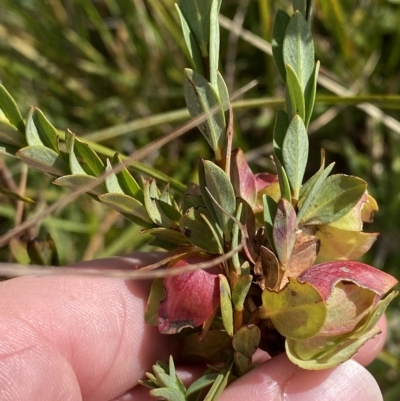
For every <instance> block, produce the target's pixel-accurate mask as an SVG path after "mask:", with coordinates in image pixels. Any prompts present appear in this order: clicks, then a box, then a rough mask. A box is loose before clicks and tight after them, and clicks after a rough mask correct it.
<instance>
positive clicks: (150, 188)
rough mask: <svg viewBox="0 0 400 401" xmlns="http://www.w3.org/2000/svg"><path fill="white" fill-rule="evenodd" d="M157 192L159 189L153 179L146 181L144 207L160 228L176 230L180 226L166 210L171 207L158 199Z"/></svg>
mask: <svg viewBox="0 0 400 401" xmlns="http://www.w3.org/2000/svg"><path fill="white" fill-rule="evenodd" d="M157 192H158V189H157V186H156V183H155V181H154V180H153V179H149V180H147V181H145V183H144V189H143V194H144V206H145V208H146V210H147V213H148V216H149V217H150V219H151V220H152V221H153V222H154V223H155V224H157V225H158V226H160V227H165V228H176V227H177V226H178V225H177V223H176V222H175V221H174V220H172V219H171V218H170V217H169V216H168V214H167V213H166V212H165V209H167V206H169V205H167V204H166V203H165V202H161V201H160V200H159V199H158V195H157ZM179 216H180V215H179ZM178 220H179V218H178Z"/></svg>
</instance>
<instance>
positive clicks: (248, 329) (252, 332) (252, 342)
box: [232, 325, 261, 358]
mask: <svg viewBox="0 0 400 401" xmlns="http://www.w3.org/2000/svg"><path fill="white" fill-rule="evenodd" d="M260 339H261V332H260V329H259V328H258V326H256V325H248V326H242V327H241V328H240V329H239V330H238V331H237V332H236V333H235V335H234V336H233V338H232V346H233V348H234V349H235V351H238V352H240V353H241V354H243V355H245V356H246V357H247V358H251V357H252V356H253V355H254V353H255V352H256V351H257V348H258V344H259V343H260Z"/></svg>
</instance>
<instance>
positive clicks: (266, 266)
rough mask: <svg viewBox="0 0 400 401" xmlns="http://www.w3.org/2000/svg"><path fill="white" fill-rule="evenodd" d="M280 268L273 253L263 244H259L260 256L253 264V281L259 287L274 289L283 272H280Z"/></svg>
mask: <svg viewBox="0 0 400 401" xmlns="http://www.w3.org/2000/svg"><path fill="white" fill-rule="evenodd" d="M282 270H283V268H282V267H280V266H279V261H278V259H277V257H276V255H275V253H274V252H272V251H271V250H269V249H268V248H266V247H265V246H261V248H260V257H259V258H258V260H257V261H256V264H255V265H254V274H255V276H256V280H255V281H256V283H257V284H258V285H259V286H260V288H261V289H264V288H266V287H267V288H269V289H272V290H274V289H276V287H277V286H278V284H279V276H282V275H283V272H282V274H280V271H282Z"/></svg>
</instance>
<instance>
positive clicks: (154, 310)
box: [144, 278, 165, 326]
mask: <svg viewBox="0 0 400 401" xmlns="http://www.w3.org/2000/svg"><path fill="white" fill-rule="evenodd" d="M164 298H165V290H164V287H163V279H162V278H156V279H155V280H154V281H153V282H152V284H151V288H150V294H149V298H148V300H147V306H146V310H145V313H144V320H145V322H146V323H147V324H149V325H151V326H158V308H159V306H160V302H161V301H162V300H163V299H164Z"/></svg>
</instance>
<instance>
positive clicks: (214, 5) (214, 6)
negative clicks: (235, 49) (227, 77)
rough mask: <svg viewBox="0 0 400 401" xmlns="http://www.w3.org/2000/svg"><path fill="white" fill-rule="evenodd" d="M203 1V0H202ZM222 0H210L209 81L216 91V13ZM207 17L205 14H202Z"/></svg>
mask: <svg viewBox="0 0 400 401" xmlns="http://www.w3.org/2000/svg"><path fill="white" fill-rule="evenodd" d="M203 1H204V0H203ZM221 1H222V0H213V1H212V2H211V10H210V14H209V18H210V37H209V42H208V43H209V60H210V83H211V85H212V86H213V87H214V88H215V90H216V91H217V92H218V63H219V22H218V14H219V9H220V7H221ZM204 17H205V18H207V17H208V16H207V15H204Z"/></svg>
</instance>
